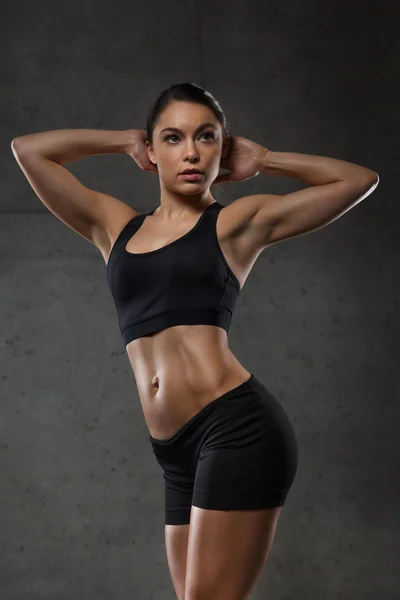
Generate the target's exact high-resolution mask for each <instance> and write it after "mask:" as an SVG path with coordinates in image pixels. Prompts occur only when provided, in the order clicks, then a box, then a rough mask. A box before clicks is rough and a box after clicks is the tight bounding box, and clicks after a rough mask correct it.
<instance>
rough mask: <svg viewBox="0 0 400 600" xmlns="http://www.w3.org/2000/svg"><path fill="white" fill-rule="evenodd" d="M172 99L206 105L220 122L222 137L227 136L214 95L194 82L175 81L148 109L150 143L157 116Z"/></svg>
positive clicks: (225, 126) (225, 122)
mask: <svg viewBox="0 0 400 600" xmlns="http://www.w3.org/2000/svg"><path fill="white" fill-rule="evenodd" d="M174 101H182V102H193V104H203V105H204V106H208V108H210V109H211V110H212V111H213V113H214V114H215V116H216V118H217V119H218V121H219V122H220V123H221V126H222V132H223V136H224V138H225V137H229V135H230V132H229V126H228V123H227V120H226V117H225V113H224V111H223V110H222V108H221V106H220V104H219V102H218V101H217V100H216V99H215V98H214V96H213V95H212V94H210V92H208V91H207V90H205V89H204V88H202V87H201V86H199V85H197V84H196V83H193V82H185V83H175V84H173V85H171V86H170V87H169V88H167V89H165V90H163V91H162V92H161V93H160V94H159V96H158V97H157V99H156V101H155V102H154V104H153V106H152V107H151V109H150V111H149V114H148V117H147V121H146V132H147V139H148V141H149V142H150V144H151V145H153V131H154V128H155V126H156V124H157V121H158V118H159V117H160V115H161V113H162V112H163V111H164V109H165V108H166V107H167V106H168V105H169V103H170V102H174Z"/></svg>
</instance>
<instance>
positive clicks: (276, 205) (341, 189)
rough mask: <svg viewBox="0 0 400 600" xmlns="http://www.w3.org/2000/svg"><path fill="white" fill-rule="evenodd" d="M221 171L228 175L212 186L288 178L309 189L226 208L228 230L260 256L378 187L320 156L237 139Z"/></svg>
mask: <svg viewBox="0 0 400 600" xmlns="http://www.w3.org/2000/svg"><path fill="white" fill-rule="evenodd" d="M221 166H222V167H223V168H228V169H230V170H231V173H229V174H223V175H219V176H218V177H217V179H216V181H215V183H219V182H221V183H222V182H224V181H226V182H228V181H243V180H245V179H248V178H250V177H254V176H256V175H258V174H260V173H264V174H267V175H280V176H282V177H293V178H295V179H298V180H300V181H302V182H303V183H307V184H308V185H309V186H310V187H307V188H305V189H302V190H298V191H296V192H292V193H289V194H285V195H281V196H279V195H275V194H256V195H253V196H245V197H242V198H239V199H238V200H235V201H234V202H232V203H231V204H230V205H229V207H226V208H227V209H229V211H230V213H231V214H230V216H229V218H230V220H231V222H232V226H233V224H234V223H235V222H236V224H237V225H238V226H239V224H240V229H241V231H242V232H243V231H244V230H245V229H247V230H251V233H252V234H253V235H252V236H251V237H252V239H253V241H254V243H255V244H258V245H259V247H260V250H261V249H263V248H265V247H266V246H268V245H270V244H272V243H275V242H277V241H280V240H283V239H286V238H289V237H294V236H296V235H301V234H304V233H308V232H311V231H314V230H316V229H319V228H321V227H324V226H325V225H328V224H329V223H331V222H332V221H334V220H336V219H337V218H339V217H340V216H341V215H343V214H344V213H345V212H347V211H348V210H350V209H351V208H352V207H353V206H355V205H356V204H358V203H359V202H361V200H363V199H364V198H366V197H367V196H369V194H371V193H372V192H373V191H374V190H375V188H376V187H377V185H378V183H379V176H378V174H377V173H376V172H375V171H373V170H371V169H368V168H366V167H362V166H360V165H357V164H354V163H350V162H347V161H344V160H339V159H336V158H329V157H325V156H314V155H311V154H299V153H294V152H274V151H272V150H269V149H268V148H264V147H263V146H260V145H259V144H257V143H255V142H252V141H251V140H247V139H245V138H241V137H236V138H234V139H233V144H232V148H231V151H230V153H229V154H228V156H227V157H226V159H224V160H223V161H221ZM227 216H228V215H227ZM246 223H247V224H248V225H247V226H246ZM238 229H239V227H238Z"/></svg>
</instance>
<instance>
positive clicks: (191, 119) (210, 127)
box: [146, 101, 229, 194]
mask: <svg viewBox="0 0 400 600" xmlns="http://www.w3.org/2000/svg"><path fill="white" fill-rule="evenodd" d="M174 129H175V130H174ZM176 129H177V130H179V131H176ZM228 146H229V141H228V140H225V143H224V140H223V135H222V126H221V124H220V122H219V121H218V119H217V118H216V116H215V115H214V113H213V112H212V110H210V109H209V108H208V107H207V106H203V105H202V104H193V103H191V102H183V101H179V102H177V101H173V102H171V103H170V104H169V105H168V106H167V108H166V109H165V110H164V111H163V112H162V113H161V115H160V117H159V119H158V121H157V124H156V126H155V128H154V130H153V147H151V146H150V144H149V142H146V149H147V154H148V156H149V159H150V160H151V161H152V162H153V164H157V169H158V173H159V176H160V179H162V182H163V184H164V185H165V186H166V187H167V188H169V189H174V190H175V191H178V192H180V193H183V194H185V193H188V194H193V193H198V192H201V191H202V190H204V189H206V188H207V187H210V185H211V184H212V182H213V181H214V179H215V178H216V177H217V175H218V173H219V170H220V161H221V158H223V157H224V156H225V155H226V153H227V151H228ZM191 168H196V169H201V170H202V171H204V173H203V174H202V175H201V177H200V179H198V180H196V181H188V180H186V179H184V178H183V177H180V175H179V174H180V172H181V171H183V170H184V169H191Z"/></svg>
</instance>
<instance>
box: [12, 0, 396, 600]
mask: <svg viewBox="0 0 400 600" xmlns="http://www.w3.org/2000/svg"><path fill="white" fill-rule="evenodd" d="M2 12H3V14H2V19H1V25H0V33H1V35H0V47H1V57H2V58H1V64H0V77H1V98H0V108H1V115H2V127H1V129H0V137H1V143H2V148H3V154H2V160H1V162H0V170H1V181H2V190H3V191H2V195H1V197H0V212H1V217H0V236H1V237H0V274H1V280H0V285H1V293H0V398H1V404H0V406H1V418H0V489H1V494H0V531H1V535H0V596H1V600H25V599H26V600H28V599H29V600H36V599H37V600H39V599H43V600H50V599H51V600H70V599H71V598H77V599H79V600H80V599H85V600H92V599H93V600H94V599H96V600H101V599H112V600H127V599H135V600H145V599H150V598H151V599H154V600H172V599H173V598H175V595H174V592H173V587H172V582H171V581H170V576H169V572H168V566H167V560H166V555H165V546H164V522H163V518H164V497H163V480H162V474H161V472H160V470H159V467H158V465H157V464H156V462H155V461H154V457H153V455H152V452H151V448H150V445H149V444H148V442H147V434H148V432H147V428H146V425H145V421H144V418H143V414H142V410H141V406H140V402H139V398H138V394H137V389H136V386H135V380H134V376H133V373H132V371H131V368H130V365H129V361H128V357H127V356H126V354H125V350H124V345H123V343H122V339H121V337H120V333H119V330H118V326H117V320H116V314H115V310H114V305H113V300H112V297H111V294H110V292H109V290H108V288H107V286H106V281H105V264H104V261H103V258H102V256H101V254H100V253H99V251H98V250H97V248H95V247H94V246H93V245H91V244H90V243H88V242H87V241H86V240H84V239H83V238H82V237H80V236H79V235H77V234H76V233H75V232H74V231H72V230H71V229H69V228H68V227H66V226H65V225H64V224H63V223H62V222H61V221H59V220H58V219H57V218H56V217H55V216H54V215H53V214H52V213H51V212H50V211H48V210H47V209H46V208H45V207H44V206H43V205H42V204H41V202H40V200H39V199H38V197H37V196H36V195H35V193H34V192H33V190H32V188H31V187H30V185H29V183H28V181H27V180H26V179H25V177H24V175H23V173H22V172H21V170H20V168H19V166H18V164H17V162H16V161H15V159H14V157H13V154H12V152H11V148H10V144H11V140H12V139H13V138H14V137H17V136H22V135H25V134H28V133H34V132H38V131H45V130H50V129H64V128H99V129H110V130H117V129H127V128H143V129H144V127H145V119H146V117H147V111H148V109H149V107H150V105H151V104H152V102H153V101H154V99H155V97H156V96H157V95H158V93H159V92H160V91H161V90H162V89H164V88H166V87H168V86H169V85H171V84H172V83H179V82H183V81H194V82H196V83H198V84H199V85H202V86H204V87H205V88H206V89H208V90H209V91H210V92H211V93H212V94H213V95H214V96H215V97H216V98H217V99H218V100H219V102H220V103H221V105H222V108H223V109H224V110H225V111H226V115H227V118H228V122H229V124H230V127H231V132H232V134H233V135H242V136H244V137H248V138H250V139H252V140H254V141H256V142H258V143H259V144H262V145H263V146H265V147H268V148H271V149H272V150H276V151H288V152H301V153H307V154H316V155H323V156H332V157H335V158H341V159H344V160H348V161H351V162H355V163H357V164H360V165H364V166H366V167H368V168H371V169H373V170H375V171H376V172H377V173H378V174H379V176H380V185H379V187H378V189H377V190H376V191H375V192H374V193H373V194H372V195H371V196H370V197H367V198H366V200H365V201H363V202H361V203H360V204H359V205H357V206H356V207H355V208H354V209H353V210H351V211H350V212H349V213H347V214H345V215H344V216H343V218H341V219H339V220H338V221H336V222H334V223H333V224H331V225H330V226H328V227H325V228H323V229H321V230H319V231H316V232H313V233H312V235H311V234H310V235H305V236H298V237H296V238H294V239H293V238H292V239H290V240H286V241H285V243H283V242H281V243H278V244H275V245H274V246H273V247H271V248H268V249H266V250H265V251H264V252H263V253H262V254H261V255H260V256H259V258H258V260H257V262H256V264H255V265H254V267H253V270H252V272H251V274H250V276H249V278H248V280H247V282H246V284H245V286H244V289H243V290H242V292H241V295H240V297H239V300H238V304H237V308H236V313H235V316H234V319H233V322H232V326H231V331H230V337H229V339H230V347H231V349H232V351H233V352H234V354H235V355H236V356H237V358H238V359H239V360H240V361H241V362H242V364H243V365H244V366H245V368H247V369H248V370H249V371H250V372H253V373H254V374H255V375H256V376H257V377H258V378H259V379H260V380H261V381H262V383H263V384H264V385H266V386H267V387H268V389H270V390H271V391H272V392H273V393H274V394H276V395H277V396H278V397H279V399H280V400H281V402H282V403H283V404H284V406H285V409H286V411H287V413H288V414H289V416H290V418H291V420H292V422H293V424H294V427H295V430H296V434H297V436H298V442H299V452H300V462H299V470H298V473H297V476H296V480H295V483H294V486H293V488H292V490H291V492H290V497H289V499H288V502H287V504H286V506H285V508H284V510H283V512H282V515H281V517H280V520H279V525H278V529H277V535H276V538H275V541H274V544H273V547H272V550H271V553H270V557H269V560H268V564H267V566H266V569H265V572H263V574H262V576H261V578H260V580H259V582H258V583H257V586H256V588H255V590H254V592H253V594H252V599H254V600H264V599H267V598H268V599H271V600H272V599H274V600H278V599H279V600H283V599H290V600H292V599H294V598H296V599H307V600H320V599H321V598H324V600H333V599H337V598H341V599H346V600H347V599H349V600H372V599H373V600H376V599H377V598H379V600H389V599H390V600H391V599H394V598H395V597H398V596H397V594H398V593H399V584H400V581H399V577H398V568H396V569H395V560H397V559H398V555H399V551H400V547H399V524H400V523H399V510H398V507H399V505H400V485H399V471H398V465H399V460H400V452H399V428H400V409H399V396H400V393H399V392H400V385H399V364H400V360H399V359H400V344H399V332H400V327H399V325H400V320H399V292H400V277H399V258H400V252H399V250H400V248H399V234H398V232H399V215H400V208H399V199H398V197H397V196H398V177H397V173H398V164H399V158H400V157H399V145H398V141H399V136H400V131H399V111H398V106H399V102H400V94H399V81H400V77H399V68H400V59H399V56H400V47H399V46H400V44H399V41H398V38H397V34H398V26H399V16H400V9H399V6H398V4H395V3H394V2H392V3H389V2H378V1H372V2H371V1H368V2H365V3H362V4H360V3H359V2H356V1H354V0H352V1H350V0H347V1H344V0H340V1H337V0H336V1H335V2H327V3H326V2H317V1H316V0H314V1H313V0H304V1H303V2H290V3H285V4H281V3H272V2H271V3H268V2H261V1H259V2H256V1H254V0H253V1H252V0H250V1H249V0H248V1H246V2H245V1H244V0H242V1H239V0H235V1H229V2H228V1H225V2H223V1H222V0H213V1H212V2H210V1H209V0H202V1H201V2H200V0H197V1H195V2H194V1H193V0H189V1H183V0H175V1H173V2H164V1H161V0H156V1H151V2H143V3H139V2H118V1H116V2H112V3H111V2H94V1H93V0H92V1H86V2H76V1H73V2H67V3H55V2H10V1H8V2H6V3H5V4H4V7H3V11H2ZM67 168H68V169H70V170H71V172H73V173H74V174H75V175H76V176H77V177H78V178H79V179H80V180H81V181H82V183H84V184H85V185H87V186H88V187H90V188H92V189H96V190H100V191H103V192H106V193H108V194H111V195H113V196H116V197H117V198H119V199H121V200H122V201H124V202H126V203H128V204H130V205H131V206H132V207H133V208H135V209H136V210H138V211H139V212H145V211H150V210H151V209H153V208H155V207H156V206H158V204H159V183H158V177H157V176H155V175H154V174H151V173H145V172H143V171H141V170H140V169H139V167H138V166H137V165H136V164H135V163H134V161H133V160H132V159H131V158H130V157H129V156H126V155H107V156H94V157H88V158H85V159H83V160H80V161H76V162H73V163H69V164H68V165H67ZM301 187H304V186H303V184H302V183H301V182H299V181H295V180H293V179H288V178H278V177H271V176H266V175H261V176H259V177H257V178H254V179H252V180H249V181H246V182H243V183H230V184H225V185H222V186H215V187H214V188H213V194H214V197H215V198H216V199H217V200H218V201H219V202H221V203H222V204H228V203H229V202H230V201H232V200H234V199H235V198H237V197H240V196H244V195H249V194H253V193H279V194H283V193H288V192H290V191H294V190H296V189H300V188H301Z"/></svg>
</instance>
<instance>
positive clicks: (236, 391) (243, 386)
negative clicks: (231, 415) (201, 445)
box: [148, 373, 257, 446]
mask: <svg viewBox="0 0 400 600" xmlns="http://www.w3.org/2000/svg"><path fill="white" fill-rule="evenodd" d="M256 381H257V379H256V377H255V375H254V374H253V373H251V374H250V377H249V379H246V381H243V383H240V384H239V385H238V386H236V387H235V388H232V389H231V390H228V391H227V392H225V393H224V394H222V396H218V398H215V400H212V401H211V402H209V404H206V406H204V407H203V408H202V409H201V410H200V411H199V412H198V413H196V414H195V415H194V416H193V417H192V418H191V419H189V421H187V422H186V423H185V424H184V425H182V427H181V428H180V429H178V431H177V432H176V433H175V434H174V435H173V436H172V437H170V438H167V439H165V440H158V439H156V438H153V437H152V436H151V435H149V436H148V439H149V441H150V442H151V443H152V444H153V445H157V446H168V445H170V444H172V443H173V442H175V441H176V440H177V439H178V438H179V437H180V436H181V435H182V434H183V433H184V432H185V431H186V430H187V429H188V428H189V427H190V426H191V425H193V424H194V423H197V421H198V420H199V419H201V418H202V417H203V416H205V415H206V414H208V413H209V412H210V411H211V410H213V408H214V407H215V406H216V405H217V404H219V403H220V402H223V401H224V400H230V399H232V398H236V397H237V396H240V394H241V393H243V392H244V391H248V390H250V389H253V387H252V384H253V383H255V382H256Z"/></svg>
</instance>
